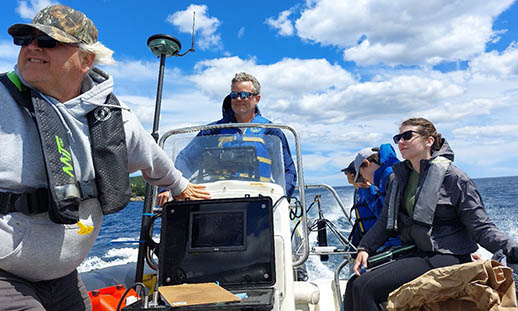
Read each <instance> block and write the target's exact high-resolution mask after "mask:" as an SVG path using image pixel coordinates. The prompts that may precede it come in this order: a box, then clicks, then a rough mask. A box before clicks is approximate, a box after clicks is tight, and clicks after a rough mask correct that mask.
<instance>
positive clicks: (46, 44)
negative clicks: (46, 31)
mask: <svg viewBox="0 0 518 311" xmlns="http://www.w3.org/2000/svg"><path fill="white" fill-rule="evenodd" d="M34 39H36V42H37V43H38V46H39V47H40V48H46V49H52V48H55V47H56V46H57V44H58V41H56V40H55V39H53V38H51V37H49V36H47V35H40V36H34V35H24V36H13V42H14V44H16V45H21V46H27V45H29V44H31V42H32V41H33V40H34Z"/></svg>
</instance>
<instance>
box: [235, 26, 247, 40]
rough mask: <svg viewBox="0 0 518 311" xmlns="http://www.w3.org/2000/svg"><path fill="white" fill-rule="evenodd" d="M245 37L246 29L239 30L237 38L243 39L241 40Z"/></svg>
mask: <svg viewBox="0 0 518 311" xmlns="http://www.w3.org/2000/svg"><path fill="white" fill-rule="evenodd" d="M244 35H245V27H241V28H239V31H238V32H237V37H238V38H240V39H241V38H243V36H244Z"/></svg>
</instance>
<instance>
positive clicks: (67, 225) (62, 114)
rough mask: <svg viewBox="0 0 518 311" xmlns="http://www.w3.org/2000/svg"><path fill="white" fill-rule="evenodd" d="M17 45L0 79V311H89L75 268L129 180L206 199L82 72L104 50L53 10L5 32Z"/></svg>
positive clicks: (87, 30) (87, 24)
mask: <svg viewBox="0 0 518 311" xmlns="http://www.w3.org/2000/svg"><path fill="white" fill-rule="evenodd" d="M8 32H9V34H10V35H11V36H12V37H13V41H14V44H16V45H19V46H21V48H20V53H19V55H18V62H17V65H16V66H15V67H14V70H13V71H11V72H9V73H7V74H2V75H0V82H1V83H0V105H1V106H2V114H0V141H1V142H2V152H0V241H1V242H0V309H2V310H6V309H7V310H90V309H91V305H90V301H89V298H88V293H87V291H86V289H85V287H84V285H83V284H82V282H81V281H80V279H79V276H78V273H77V270H76V268H77V267H78V266H79V265H80V264H81V262H82V261H83V260H84V258H85V257H86V256H87V254H88V252H89V250H90V248H91V246H92V244H93V242H94V240H95V238H96V237H97V234H98V233H99V230H100V226H101V222H102V218H103V215H106V214H110V213H114V212H117V211H119V210H120V209H122V208H124V206H125V205H126V203H127V200H128V199H129V194H130V192H131V191H130V189H129V180H128V175H129V173H130V172H134V171H137V170H141V171H142V175H143V177H144V178H145V179H146V180H147V181H148V182H150V183H152V184H154V185H157V186H160V187H161V188H167V189H169V190H171V191H172V193H173V195H175V197H176V198H178V199H184V198H190V199H206V198H209V194H208V193H207V192H206V191H205V190H204V189H203V187H200V186H196V185H192V184H190V183H189V182H188V181H187V180H186V179H185V178H183V177H182V176H181V173H180V172H179V171H178V170H176V169H175V168H174V166H173V163H172V161H171V160H170V159H169V158H168V157H167V155H166V154H165V153H164V152H163V150H162V149H161V148H159V147H158V145H157V144H156V143H155V141H154V140H153V138H152V137H151V135H149V133H147V132H146V131H145V130H144V128H143V127H142V125H141V124H140V122H139V121H138V119H137V118H136V116H135V115H134V114H133V113H132V112H131V111H130V109H129V108H127V107H126V106H125V105H123V104H121V103H119V101H118V100H117V98H116V97H115V95H113V93H112V89H113V79H112V78H111V77H110V76H109V75H108V74H106V73H105V72H103V71H101V70H100V69H98V68H95V67H94V66H95V65H96V64H109V63H113V62H114V61H113V58H112V56H111V55H112V53H113V52H112V51H111V50H109V49H108V48H106V47H105V46H104V45H103V44H101V43H100V42H99V41H98V40H97V29H96V27H95V26H94V24H93V23H92V21H91V20H90V19H88V18H87V17H86V16H85V15H84V14H83V13H82V12H79V11H76V10H74V9H72V8H69V7H66V6H63V5H52V6H49V7H47V8H45V9H43V10H41V11H40V12H39V13H38V14H37V15H36V16H35V17H34V19H33V21H32V23H29V24H15V25H12V26H11V27H9V29H8Z"/></svg>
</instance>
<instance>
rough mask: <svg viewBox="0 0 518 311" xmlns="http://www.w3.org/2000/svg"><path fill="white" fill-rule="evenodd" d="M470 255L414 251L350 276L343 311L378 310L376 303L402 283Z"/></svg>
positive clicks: (466, 260)
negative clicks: (419, 252) (358, 274)
mask: <svg viewBox="0 0 518 311" xmlns="http://www.w3.org/2000/svg"><path fill="white" fill-rule="evenodd" d="M470 260H471V257H470V256H469V255H465V256H454V255H441V254H430V253H427V254H416V255H415V256H413V257H406V258H402V259H398V260H396V261H395V262H392V263H390V264H387V265H384V266H381V267H379V268H377V269H374V270H371V271H368V272H365V273H363V274H361V275H360V276H356V275H355V276H353V277H352V278H350V279H349V281H348V282H347V287H346V289H345V294H344V311H378V310H380V308H379V304H380V303H382V302H385V301H387V298H388V295H389V294H390V292H392V291H393V290H395V289H397V288H398V287H400V286H401V285H403V284H405V283H407V282H409V281H412V280H413V279H415V278H417V277H419V276H420V275H422V274H424V273H425V272H427V271H429V270H432V269H434V268H439V267H446V266H451V265H456V264H459V263H465V262H468V261H470Z"/></svg>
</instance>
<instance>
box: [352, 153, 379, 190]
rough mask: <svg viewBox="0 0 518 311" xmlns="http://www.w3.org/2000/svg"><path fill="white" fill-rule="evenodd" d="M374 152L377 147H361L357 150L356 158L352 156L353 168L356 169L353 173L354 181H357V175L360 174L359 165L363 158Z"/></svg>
mask: <svg viewBox="0 0 518 311" xmlns="http://www.w3.org/2000/svg"><path fill="white" fill-rule="evenodd" d="M376 153H378V149H377V148H363V149H362V150H360V152H358V154H357V155H356V158H354V169H355V170H356V174H355V175H354V181H355V182H356V181H358V176H360V166H361V165H362V163H363V160H365V159H367V158H368V157H370V156H371V155H373V154H376Z"/></svg>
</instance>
